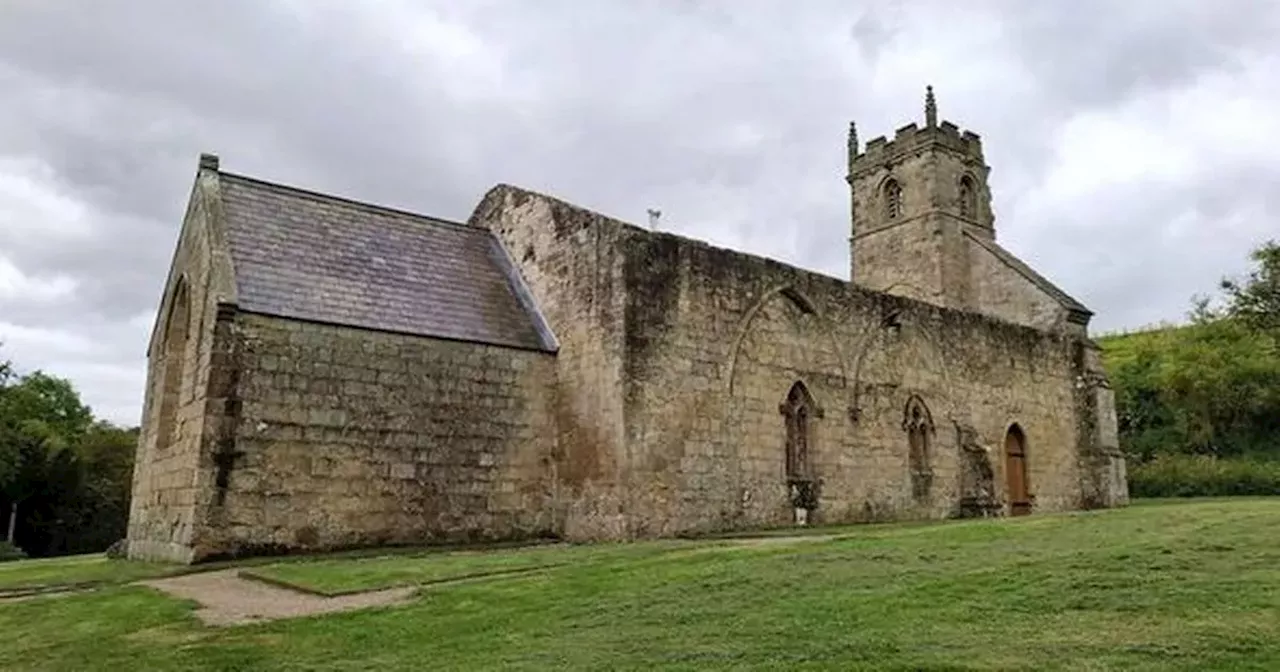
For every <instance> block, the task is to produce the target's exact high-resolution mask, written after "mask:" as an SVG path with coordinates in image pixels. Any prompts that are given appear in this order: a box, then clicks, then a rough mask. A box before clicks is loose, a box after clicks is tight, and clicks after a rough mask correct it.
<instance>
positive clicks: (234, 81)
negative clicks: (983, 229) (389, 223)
mask: <svg viewBox="0 0 1280 672" xmlns="http://www.w3.org/2000/svg"><path fill="white" fill-rule="evenodd" d="M1277 34H1280V2H1275V1H1274V0H1259V1H1258V2H1250V1H1248V0H1230V1H1229V2H1221V3H1215V2H1209V1H1207V0H1153V1H1151V2H1143V1H1140V0H1124V1H1123V2H1120V1H1112V0H1107V1H1103V0H1099V1H1096V2H1081V1H1080V0H1062V1H1057V0H1036V1H1035V2H1031V1H1028V0H1008V1H1003V2H998V1H990V2H983V1H980V0H965V1H964V2H951V1H949V0H940V1H938V2H934V1H932V0H903V1H900V2H850V1H849V0H831V1H824V0H804V1H803V2H793V1H791V0H776V1H772V2H765V1H763V0H761V1H750V0H722V1H720V2H712V1H710V0H706V1H701V0H667V1H661V0H650V1H647V2H640V1H638V0H633V1H631V2H621V1H614V2H604V1H593V2H588V1H586V0H564V1H561V0H536V1H535V0H525V1H523V2H517V1H510V2H506V1H499V0H466V1H465V2H462V1H455V0H440V1H438V2H426V1H418V2H415V1H412V0H380V1H374V0H363V1H361V2H346V1H341V2H340V1H338V0H278V1H274V2H273V1H269V0H219V1H218V2H194V1H180V0H179V1H175V0H131V1H126V0H93V1H92V2H89V1H85V0H0V341H3V346H2V348H3V349H0V358H6V359H12V360H14V362H15V363H16V364H18V365H19V367H20V368H21V369H23V370H31V369H34V368H42V369H45V370H47V371H50V372H52V373H54V374H57V375H62V376H66V377H69V378H71V379H72V380H73V381H74V382H75V383H76V384H77V385H78V386H79V388H80V390H81V391H82V393H83V395H84V397H85V399H86V401H87V402H89V403H90V404H91V405H92V406H93V408H94V410H95V411H96V412H97V413H98V414H100V415H102V416H104V417H106V418H108V419H111V420H114V421H116V422H120V423H125V424H136V423H137V422H138V418H139V413H140V407H141V400H142V385H143V378H144V373H145V360H144V356H143V355H144V349H145V347H146V341H147V338H148V335H149V331H150V327H151V324H152V321H153V319H154V316H155V309H156V305H157V303H158V301H159V294H160V291H161V285H162V283H163V281H164V276H165V272H166V269H167V265H168V263H169V258H170V255H171V254H172V252H173V246H174V243H175V240H176V236H177V232H178V227H179V224H180V221H181V215H182V212H183V209H184V205H185V200H186V198H187V196H188V193H189V189H190V186H191V180H192V177H193V175H194V171H195V167H196V160H197V156H198V154H199V153H200V152H201V151H210V152H215V153H217V154H219V155H220V156H221V157H222V166H223V168H224V169H225V170H229V171H232V172H238V173H245V174H250V175H254V176H258V177H262V178H265V179H271V180H277V181H283V182H287V183H292V184H297V185H301V186H306V187H310V188H314V189H319V190H323V191H331V192H334V193H337V194H341V195H346V196H350V197H354V198H359V199H366V200H371V201H374V202H379V203H383V204H387V205H393V206H398V207H403V208H409V209H413V210H418V211H422V212H425V213H428V214H433V215H437V216H441V217H449V218H455V219H465V218H466V217H467V216H468V215H469V214H470V212H471V209H472V207H473V206H474V205H475V203H476V202H477V201H478V199H479V198H480V196H481V195H482V194H483V193H484V191H485V190H486V189H487V188H489V187H490V186H492V185H494V184H496V183H498V182H511V183H515V184H518V185H522V186H526V187H529V188H532V189H536V190H541V191H545V192H549V193H552V194H555V195H558V196H560V197H563V198H566V199H567V200H570V201H573V202H576V203H579V204H581V205H584V206H587V207H591V208H594V209H597V210H600V211H603V212H605V213H607V214H609V215H613V216H615V217H618V218H621V219H624V220H628V221H632V222H635V223H639V224H644V223H645V221H646V214H645V210H646V208H649V207H658V208H660V209H661V210H662V211H663V215H662V227H663V228H664V229H667V230H670V231H674V232H677V233H681V234H684V235H689V236H693V237H697V238H702V239H705V240H708V241H710V242H712V243H715V244H719V245H725V246H730V247H735V248H738V249H742V250H745V251H749V252H754V253H757V254H765V255H768V256H773V257H776V258H780V259H783V260H785V261H789V262H792V263H795V264H798V265H801V266H804V267H807V268H811V269H815V270H819V271H823V272H826V273H829V274H832V275H836V276H839V277H847V274H848V270H847V242H846V238H847V236H848V222H847V212H848V194H847V191H846V188H845V186H844V183H843V167H844V143H845V129H846V127H847V125H848V122H849V121H850V120H856V121H857V123H858V127H859V131H860V134H861V136H862V139H863V141H864V142H865V141H866V140H867V139H870V138H872V137H874V136H876V135H882V134H892V132H893V129H894V128H896V127H898V126H900V125H902V124H905V123H907V122H910V121H921V120H922V116H923V110H922V108H923V102H922V99H923V93H924V87H925V84H933V86H934V88H935V91H936V93H937V96H938V104H939V109H940V116H942V117H943V118H946V119H950V120H952V121H954V122H955V123H957V124H959V125H960V126H961V127H962V128H968V129H972V130H974V131H976V132H978V133H980V134H981V135H982V137H983V140H984V145H985V149H986V153H987V162H988V163H989V164H990V165H991V166H992V174H991V181H992V188H993V190H994V193H995V208H996V227H997V235H998V239H999V240H1000V242H1001V243H1003V244H1004V245H1005V246H1006V247H1008V248H1009V249H1011V250H1012V251H1013V252H1015V253H1016V254H1018V255H1020V256H1021V257H1023V258H1024V259H1026V260H1027V261H1028V262H1030V263H1032V264H1033V265H1035V266H1036V267H1037V268H1039V269H1040V270H1041V271H1042V272H1043V273H1044V274H1045V275H1047V276H1048V277H1050V278H1051V279H1053V280H1054V281H1056V282H1057V283H1058V284H1060V285H1061V286H1062V287H1063V288H1064V289H1066V290H1067V291H1068V292H1070V293H1072V294H1074V295H1075V296H1076V297H1078V298H1079V299H1081V300H1082V301H1084V302H1085V303H1086V304H1088V305H1089V306H1090V307H1092V308H1093V309H1094V310H1095V311H1096V312H1097V316H1096V317H1095V319H1094V329H1095V331H1107V330H1114V329H1119V328H1131V327H1138V326H1141V325H1144V324H1149V323H1152V322H1156V321H1160V320H1179V319H1181V318H1182V317H1183V315H1184V313H1185V312H1186V310H1187V307H1188V302H1189V299H1190V297H1191V296H1192V295H1193V294H1195V293H1200V292H1208V291H1212V290H1213V288H1214V283H1215V281H1216V280H1217V279H1218V278H1219V277H1220V276H1221V275H1223V274H1228V273H1238V272H1241V271H1243V270H1244V269H1245V268H1246V264H1247V260H1246V255H1247V253H1248V250H1249V249H1250V247H1251V246H1253V245H1255V244H1256V243H1258V242H1259V241H1261V240H1262V239H1263V238H1264V237H1266V236H1267V235H1268V234H1270V235H1280V218H1278V215H1280V141H1278V140H1276V139H1275V138H1276V137H1277V136H1276V134H1275V131H1274V129H1273V124H1275V123H1276V122H1275V121H1274V119H1275V115H1276V110H1278V109H1280V74H1277V73H1280V42H1277V40H1276V39H1275V36H1276V35H1277Z"/></svg>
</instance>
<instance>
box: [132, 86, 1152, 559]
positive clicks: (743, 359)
mask: <svg viewBox="0 0 1280 672" xmlns="http://www.w3.org/2000/svg"><path fill="white" fill-rule="evenodd" d="M989 170H990V169H989V167H988V166H987V165H986V162H985V160H984V158H983V152H982V144H981V141H980V139H979V137H978V136H977V135H976V134H974V133H972V132H969V131H964V132H962V131H961V130H960V129H958V128H957V126H956V125H955V124H952V123H950V122H948V121H941V122H939V121H938V119H937V111H936V105H935V103H934V100H933V95H932V92H931V91H930V93H929V95H928V97H927V101H926V105H925V121H924V125H923V126H919V125H917V124H915V123H912V124H908V125H906V126H903V127H902V128H899V129H898V130H897V131H896V132H895V133H894V136H893V138H892V139H891V140H890V139H887V138H885V137H878V138H875V139H873V140H871V141H870V142H868V143H866V145H865V146H862V145H860V143H859V142H858V140H857V136H856V133H855V130H854V127H853V126H852V125H850V127H849V137H848V172H847V175H846V181H847V183H848V188H849V190H850V196H851V198H850V211H851V226H850V238H849V242H850V257H851V259H850V272H851V281H846V280H844V279H841V278H835V277H830V276H827V275H823V274H819V273H815V272H812V271H807V270H803V269H800V268H796V267H793V266H789V265H786V264H783V263H779V262H778V261H774V260H771V259H767V258H763V257H758V256H752V255H748V254H743V253H740V252H734V251H731V250H726V249H721V248H718V247H714V246H712V245H708V244H705V243H702V242H699V241H696V240H690V239H688V238H683V237H680V236H677V235H673V234H671V233H665V232H655V231H651V230H648V229H645V228H640V227H636V226H632V225H630V224H627V223H624V222H622V221H619V220H616V219H613V218H611V217H609V216H606V215H603V214H599V213H596V212H592V211H590V210H587V209H584V208H581V207H578V206H575V205H572V204H570V203H568V202H565V201H562V200H559V199H557V198H554V197H551V196H547V195H543V194H539V193H535V192H532V191H528V190H525V189H521V188H518V187H514V186H510V185H505V184H502V185H498V186H495V187H493V188H492V189H491V190H489V192H488V193H486V194H485V195H484V197H483V198H482V199H481V201H480V202H479V204H478V205H477V206H476V207H475V210H474V212H473V213H472V214H471V216H470V219H469V220H468V221H466V222H455V221H447V220H444V219H439V218H436V217H431V216H427V215H421V214H415V213H411V212H404V211H401V210H396V209H392V208H388V207H383V206H378V205H372V204H368V203H360V202H356V201H352V200H348V199H346V198H341V197H338V196H332V195H327V194H320V193H315V192H312V191H307V190H304V189H299V188H295V187H291V186H284V185H281V184H273V183H270V182H265V181H262V180H259V179H255V178H252V177H247V176H243V175H236V174H232V173H229V172H224V171H222V170H221V169H220V167H219V162H218V158H217V157H215V156H212V155H202V156H201V157H200V161H199V168H198V171H197V173H196V176H195V181H194V186H193V188H192V191H191V195H190V198H189V201H188V206H187V210H186V215H185V218H184V220H183V223H182V227H181V232H180V234H179V236H178V242H177V248H176V251H175V253H174V256H173V261H172V265H171V268H170V270H169V276H168V279H167V281H166V283H165V288H164V293H163V298H162V299H161V302H160V309H159V312H158V318H157V320H156V324H155V326H154V329H153V332H152V334H151V340H150V346H149V349H148V352H147V356H148V373H147V383H146V391H145V404H144V410H143V418H142V432H141V438H140V440H139V445H138V452H137V463H136V469H135V474H134V480H133V498H132V509H131V512H130V518H129V531H128V549H129V550H128V554H129V556H130V557H134V558H143V559H155V560H167V561H174V562H182V563H191V562H199V561H202V560H210V559H215V558H226V557H236V556H243V555H252V554H263V553H280V552H290V551H299V550H324V549H336V548H344V547H357V546H372V545H383V544H426V543H435V542H452V541H483V540H504V539H511V540H515V539H522V538H561V539H568V540H616V539H634V538H643V537H655V536H670V535H678V534H697V533H705V532H715V531H725V530H740V529H749V528H761V527H776V526H786V525H800V524H809V525H813V524H832V523H852V522H861V521H886V520H900V519H912V518H914V519H925V518H935V519H940V518H947V517H967V516H1000V515H1025V514H1034V513H1036V512H1049V511H1064V510H1071V509H1081V508H1096V507H1111V506H1119V505H1123V504H1125V503H1126V502H1127V500H1128V490H1127V486H1126V480H1125V465H1124V460H1123V457H1122V455H1121V453H1120V452H1119V450H1118V447H1117V436H1116V417H1115V411H1114V403H1113V397H1112V392H1111V390H1110V387H1109V385H1108V383H1107V379H1106V376H1105V375H1104V373H1103V371H1102V369H1101V366H1100V364H1099V352H1098V347H1097V346H1096V345H1095V344H1094V343H1093V342H1092V341H1091V340H1090V339H1089V336H1088V329H1087V328H1088V324H1089V320H1090V318H1091V317H1092V313H1091V312H1090V311H1089V310H1088V309H1087V308H1086V307H1085V306H1083V305H1081V304H1080V303H1079V302H1078V301H1076V300H1075V299H1073V298H1071V297H1070V296H1069V295H1068V294H1067V293H1066V292H1064V291H1063V290H1061V289H1059V288H1058V287H1056V286H1055V285H1053V284H1052V283H1050V282H1049V281H1048V280H1046V279H1045V278H1044V277H1042V276H1041V275H1039V274H1038V273H1036V271H1034V270H1033V269H1031V268H1030V267H1028V266H1027V264H1025V263H1023V262H1022V261H1020V260H1019V259H1018V258H1017V257H1015V256H1014V255H1013V254H1011V253H1010V252H1009V251H1008V250H1006V249H1004V248H1003V247H1001V246H1000V244H999V243H997V242H996V229H995V225H994V222H995V218H994V215H993V213H992V209H991V191H990V186H989V184H988V179H987V178H988V173H989Z"/></svg>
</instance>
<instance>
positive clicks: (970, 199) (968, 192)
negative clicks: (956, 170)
mask: <svg viewBox="0 0 1280 672" xmlns="http://www.w3.org/2000/svg"><path fill="white" fill-rule="evenodd" d="M976 206H977V201H976V192H975V190H974V188H973V179H972V178H970V177H969V176H968V175H965V176H964V177H962V178H960V216H961V217H973V216H975V215H976V214H977V207H976Z"/></svg>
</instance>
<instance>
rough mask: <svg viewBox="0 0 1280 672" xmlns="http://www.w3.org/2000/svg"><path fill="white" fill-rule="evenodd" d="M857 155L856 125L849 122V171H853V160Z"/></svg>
mask: <svg viewBox="0 0 1280 672" xmlns="http://www.w3.org/2000/svg"><path fill="white" fill-rule="evenodd" d="M857 157H858V125H857V124H856V123H855V122H852V121H851V122H849V172H853V160H854V159H855V158H857Z"/></svg>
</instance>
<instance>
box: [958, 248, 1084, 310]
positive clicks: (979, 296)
mask: <svg viewBox="0 0 1280 672" xmlns="http://www.w3.org/2000/svg"><path fill="white" fill-rule="evenodd" d="M967 242H968V247H969V259H970V261H971V266H970V268H971V273H972V277H973V280H972V284H971V286H972V287H973V288H974V306H973V307H974V309H975V310H979V311H982V312H984V313H986V314H988V315H994V316H996V317H999V318H1002V319H1005V320H1008V321H1010V322H1016V323H1018V324H1025V325H1029V326H1033V327H1036V328H1038V329H1058V328H1062V326H1063V324H1064V323H1063V320H1064V319H1065V317H1066V313H1065V310H1064V309H1063V308H1062V305H1061V304H1060V303H1058V300H1057V299H1055V298H1054V297H1052V296H1050V295H1049V294H1047V293H1045V291H1044V290H1042V289H1040V288H1039V287H1036V286H1035V284H1033V283H1031V282H1030V281H1028V280H1027V279H1026V278H1025V277H1023V276H1022V275H1021V274H1020V273H1018V272H1017V271H1015V270H1014V269H1012V268H1010V267H1009V265H1008V264H1006V263H1004V262H1003V261H1002V260H1000V259H999V258H998V257H996V256H995V255H993V254H991V253H990V252H988V251H987V250H986V249H983V247H982V246H981V245H979V244H978V243H977V242H974V241H967Z"/></svg>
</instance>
